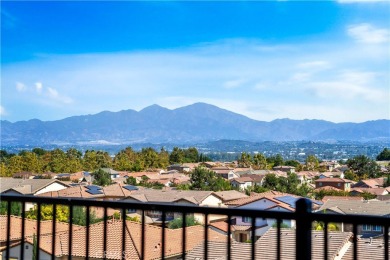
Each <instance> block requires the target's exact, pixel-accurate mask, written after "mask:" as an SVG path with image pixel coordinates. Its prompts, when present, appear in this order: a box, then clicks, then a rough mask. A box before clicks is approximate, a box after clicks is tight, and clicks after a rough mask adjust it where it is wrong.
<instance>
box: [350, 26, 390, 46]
mask: <svg viewBox="0 0 390 260" xmlns="http://www.w3.org/2000/svg"><path fill="white" fill-rule="evenodd" d="M347 32H348V35H349V36H351V37H352V38H354V39H355V40H357V41H358V42H362V43H385V42H388V41H389V40H390V31H389V30H388V29H381V28H376V27H374V26H372V25H371V24H369V23H361V24H355V25H351V26H349V27H348V29H347Z"/></svg>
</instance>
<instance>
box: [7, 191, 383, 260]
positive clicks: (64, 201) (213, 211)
mask: <svg viewBox="0 0 390 260" xmlns="http://www.w3.org/2000/svg"><path fill="white" fill-rule="evenodd" d="M1 200H2V201H7V202H8V203H7V215H6V223H7V225H6V227H7V228H6V231H5V232H6V241H4V243H3V246H5V249H4V251H3V252H4V253H5V254H3V259H10V257H11V256H10V248H11V242H12V243H13V242H14V241H11V235H12V227H11V214H10V213H11V204H12V203H14V202H16V203H21V209H22V212H21V220H22V222H21V238H22V239H20V241H19V243H20V253H19V257H20V259H25V257H26V256H25V255H24V243H25V239H23V238H24V237H25V221H26V220H25V217H26V212H25V206H26V203H35V204H36V206H37V230H36V244H37V245H38V248H40V240H41V234H40V231H41V228H40V225H41V210H42V205H47V204H49V205H55V206H53V216H54V219H53V221H52V234H53V235H52V236H51V239H52V241H51V247H52V249H51V252H52V253H51V259H57V258H56V255H55V251H56V235H55V234H56V228H57V227H56V226H57V225H58V222H57V221H56V219H55V216H56V208H57V207H56V205H67V206H69V218H68V219H69V230H68V236H69V243H68V259H72V249H73V248H72V244H73V243H72V239H73V236H72V232H74V230H73V228H72V219H73V206H83V207H85V208H86V210H87V212H90V208H92V207H101V208H103V209H104V220H106V221H104V222H103V225H104V228H103V250H104V252H106V250H107V234H108V230H107V219H108V217H107V210H108V209H118V210H120V216H121V219H122V220H125V219H126V214H127V210H128V209H138V210H140V211H141V212H142V214H141V223H140V225H141V246H140V250H139V252H138V256H139V259H143V260H146V257H145V226H146V224H145V212H146V211H150V210H153V211H160V212H162V215H161V216H162V221H161V222H162V223H165V220H166V213H168V212H179V213H181V214H182V216H183V217H182V221H183V227H184V228H183V229H182V237H181V241H182V243H181V247H182V249H181V256H179V259H185V258H186V254H187V253H188V252H187V251H188V250H187V249H186V239H187V236H186V230H187V228H186V216H188V215H191V214H194V213H199V214H204V220H205V221H204V229H203V230H204V231H203V232H204V239H205V241H204V245H205V246H204V250H203V258H202V259H210V257H209V255H210V248H209V247H208V246H207V245H208V242H209V241H208V239H209V236H208V233H209V232H210V230H209V223H208V222H209V221H208V219H209V216H210V215H224V216H226V217H227V225H228V228H227V237H228V239H227V246H226V250H227V252H226V256H225V258H226V259H233V258H232V251H231V248H232V243H234V242H233V241H232V239H230V238H231V234H232V231H231V225H232V221H231V220H232V218H233V217H235V216H245V217H249V218H250V221H251V226H252V227H255V221H256V218H267V219H275V220H276V228H277V233H276V234H277V238H276V239H277V240H276V241H277V242H276V247H277V250H276V257H275V258H276V259H283V258H282V254H281V252H282V248H281V243H280V241H281V232H280V231H281V224H282V221H283V220H286V219H289V220H294V221H295V222H296V227H295V237H296V239H295V241H296V243H295V252H296V254H295V259H299V260H305V259H312V251H311V250H312V232H313V231H312V229H313V225H312V223H313V222H314V221H321V222H323V223H324V226H325V228H324V229H323V232H324V236H323V237H324V242H323V259H329V257H330V256H329V252H328V248H329V238H328V232H329V231H328V228H327V227H328V224H329V223H349V224H351V225H352V231H353V236H352V239H353V241H352V244H353V259H354V260H355V259H358V243H357V242H358V236H357V233H358V226H359V225H363V224H365V225H379V226H382V227H383V231H384V232H383V241H384V244H383V256H384V258H383V259H384V260H389V226H390V218H389V217H385V216H382V217H379V216H365V215H342V214H319V213H312V205H311V201H310V200H307V199H299V200H298V201H297V204H296V211H295V212H281V211H266V210H254V209H237V208H213V207H198V206H186V205H177V204H152V203H134V202H123V201H98V200H85V199H68V198H43V197H34V196H13V195H2V196H1ZM10 202H12V203H10ZM90 224H91V223H90V215H89V214H86V234H85V235H86V238H85V241H84V242H85V250H86V251H85V258H86V259H88V258H89V257H90V256H91V255H92V254H93V252H91V249H90V246H89V243H90V236H91V234H90ZM121 225H122V229H121V230H122V235H121V236H120V237H119V238H118V239H119V240H120V241H118V243H120V245H121V249H122V252H125V251H126V242H127V241H126V235H125V232H126V228H125V226H126V221H121ZM161 229H162V233H161V256H160V258H161V259H166V256H165V254H166V250H165V246H166V243H167V241H166V232H167V231H166V229H167V228H166V226H165V225H164V224H163V225H162V226H161ZM255 242H256V241H255V232H254V229H253V228H252V232H251V239H250V244H251V245H250V255H248V258H247V259H256V258H257V257H256V252H255V251H256V243H255ZM178 246H179V245H178ZM35 253H36V258H35V259H41V258H40V255H39V254H40V250H36V252H35ZM103 258H104V259H105V258H109V257H108V256H106V255H103ZM121 258H122V259H129V258H128V257H126V255H125V254H122V257H121ZM176 259H178V258H176Z"/></svg>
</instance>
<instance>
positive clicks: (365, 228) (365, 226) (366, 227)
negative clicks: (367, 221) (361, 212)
mask: <svg viewBox="0 0 390 260" xmlns="http://www.w3.org/2000/svg"><path fill="white" fill-rule="evenodd" d="M362 230H363V231H371V225H363V228H362Z"/></svg>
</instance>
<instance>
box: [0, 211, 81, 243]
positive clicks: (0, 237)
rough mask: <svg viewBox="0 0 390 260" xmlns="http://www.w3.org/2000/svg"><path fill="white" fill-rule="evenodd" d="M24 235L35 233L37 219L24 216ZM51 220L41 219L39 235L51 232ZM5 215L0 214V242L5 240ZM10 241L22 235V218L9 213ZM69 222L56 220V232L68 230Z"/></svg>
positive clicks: (75, 226) (76, 227)
mask: <svg viewBox="0 0 390 260" xmlns="http://www.w3.org/2000/svg"><path fill="white" fill-rule="evenodd" d="M24 225H25V233H24V234H25V236H26V237H30V236H33V234H36V233H37V221H36V220H33V219H28V218H26V219H25V220H24ZM52 225H53V221H52V220H43V221H41V235H45V234H51V233H52ZM79 228H81V226H78V225H73V229H79ZM6 230H7V215H0V231H1V232H0V242H3V241H6V240H7V232H6ZM11 230H12V232H10V234H11V237H10V240H11V241H15V240H20V239H21V237H22V218H21V217H17V216H12V215H11ZM68 230H69V224H68V223H65V222H59V221H57V222H56V232H62V231H68Z"/></svg>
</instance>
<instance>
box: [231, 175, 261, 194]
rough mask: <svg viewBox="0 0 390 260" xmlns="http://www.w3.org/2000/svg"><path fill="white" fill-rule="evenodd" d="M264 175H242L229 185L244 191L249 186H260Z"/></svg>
mask: <svg viewBox="0 0 390 260" xmlns="http://www.w3.org/2000/svg"><path fill="white" fill-rule="evenodd" d="M264 177H265V175H258V174H242V175H241V176H240V177H239V178H235V179H232V180H230V184H231V185H232V186H233V187H235V188H238V189H240V190H245V189H247V188H249V187H251V186H255V185H258V186H261V185H262V184H263V181H264Z"/></svg>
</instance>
